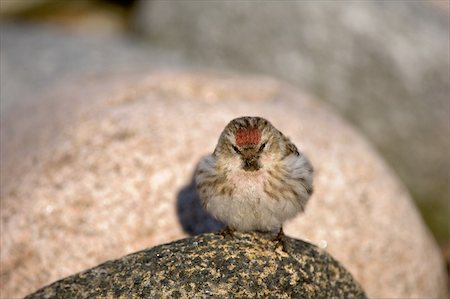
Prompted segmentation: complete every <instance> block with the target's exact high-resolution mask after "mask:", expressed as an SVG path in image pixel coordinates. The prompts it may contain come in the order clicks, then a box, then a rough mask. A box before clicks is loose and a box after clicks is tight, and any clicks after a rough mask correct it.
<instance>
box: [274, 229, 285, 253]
mask: <svg viewBox="0 0 450 299" xmlns="http://www.w3.org/2000/svg"><path fill="white" fill-rule="evenodd" d="M284 236H285V235H284V232H283V227H280V231H279V232H278V234H277V235H276V236H275V238H273V239H272V241H273V242H275V243H276V245H277V247H278V246H280V247H281V250H282V251H283V252H285V253H288V252H287V247H286V243H285V242H284Z"/></svg>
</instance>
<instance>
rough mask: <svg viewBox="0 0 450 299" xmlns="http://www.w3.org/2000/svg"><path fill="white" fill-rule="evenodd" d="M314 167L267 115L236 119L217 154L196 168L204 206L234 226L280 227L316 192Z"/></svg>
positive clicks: (273, 229) (244, 228)
mask: <svg viewBox="0 0 450 299" xmlns="http://www.w3.org/2000/svg"><path fill="white" fill-rule="evenodd" d="M313 173H314V170H313V166H312V165H311V163H310V161H309V160H308V158H307V157H306V156H305V155H304V154H303V153H302V152H300V151H299V150H298V149H297V147H296V146H295V145H294V144H293V143H292V142H291V141H290V139H289V138H288V137H286V136H285V135H284V134H283V133H281V132H280V131H279V130H278V129H276V128H275V127H274V126H273V125H272V124H271V123H270V122H269V121H268V120H266V119H265V118H262V117H257V116H253V117H252V116H244V117H239V118H235V119H233V120H231V121H230V122H229V123H228V124H227V125H226V126H225V128H224V130H223V131H222V133H221V134H220V137H219V140H218V143H217V145H216V147H215V149H214V151H213V152H212V154H210V155H207V156H205V157H204V158H203V159H201V161H200V162H199V163H198V166H197V168H196V170H195V174H194V178H195V186H196V189H197V193H198V195H199V199H200V202H201V204H202V206H203V208H204V209H205V210H206V211H207V212H208V213H209V214H211V215H212V216H213V217H214V218H216V219H217V220H219V221H220V222H222V223H224V224H225V225H226V229H225V230H224V231H225V232H226V234H230V233H233V232H234V231H243V232H246V231H259V232H278V234H277V238H276V239H278V240H281V239H282V237H283V236H284V233H283V223H284V222H285V221H287V220H289V219H292V218H294V217H295V216H296V215H297V214H299V213H300V212H303V211H304V210H305V207H306V204H307V202H308V201H309V198H310V197H311V195H312V193H313Z"/></svg>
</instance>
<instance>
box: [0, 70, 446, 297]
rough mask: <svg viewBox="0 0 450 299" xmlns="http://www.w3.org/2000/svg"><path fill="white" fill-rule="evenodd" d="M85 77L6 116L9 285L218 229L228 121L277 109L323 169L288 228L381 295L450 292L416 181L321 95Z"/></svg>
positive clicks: (178, 80)
mask: <svg viewBox="0 0 450 299" xmlns="http://www.w3.org/2000/svg"><path fill="white" fill-rule="evenodd" d="M72 83H73V84H74V85H73V87H68V88H65V89H61V90H60V91H58V92H54V93H53V95H52V96H51V98H52V97H53V98H54V99H55V101H54V102H53V103H52V104H51V105H50V104H47V105H45V104H41V105H39V107H38V108H36V110H35V111H33V112H32V113H28V114H23V116H22V117H15V118H14V117H13V116H10V117H11V118H10V119H9V121H8V122H4V125H2V127H1V129H2V136H3V137H4V139H2V151H5V153H6V154H7V156H6V157H7V158H8V159H7V161H5V163H2V181H3V182H4V184H3V185H2V191H1V192H2V194H1V195H2V214H1V225H2V239H1V248H2V250H1V264H2V267H1V292H2V296H4V297H20V296H24V295H26V294H28V293H31V292H32V291H34V290H36V289H37V288H39V287H42V286H44V285H45V284H48V283H51V282H52V281H54V280H57V279H59V278H62V277H64V276H67V275H70V274H73V273H75V272H78V271H81V270H84V269H86V268H89V267H93V266H95V265H97V264H98V263H100V262H103V261H105V260H108V259H112V258H119V257H121V256H123V255H125V254H128V253H131V252H134V251H137V250H141V249H143V248H147V247H151V246H154V245H156V244H161V243H164V242H169V241H172V240H176V239H179V238H183V237H186V236H188V235H189V233H198V232H202V231H208V230H212V229H217V228H218V223H217V222H215V221H214V220H212V219H210V218H209V217H208V216H207V215H206V214H204V212H202V211H201V210H199V206H198V203H197V202H196V196H195V191H194V190H193V187H192V173H193V171H194V168H195V166H196V163H197V162H198V161H199V159H200V158H201V157H202V156H203V155H205V154H207V153H209V152H211V151H212V150H213V149H214V146H215V143H216V142H217V139H218V136H219V134H220V132H221V130H222V129H223V127H224V126H225V125H226V124H227V123H228V121H229V120H231V119H232V118H234V117H237V116H242V115H258V116H262V117H265V118H267V119H268V120H270V121H271V122H272V123H273V124H274V125H275V126H276V127H277V128H279V129H280V130H281V131H282V132H283V133H285V134H286V135H288V136H289V137H290V138H291V140H292V141H293V142H294V143H295V144H296V145H297V146H298V147H299V149H301V150H302V151H303V152H305V153H306V154H307V155H308V157H309V158H310V159H311V161H312V163H313V165H314V167H315V170H316V174H315V194H314V195H313V197H312V199H311V201H310V203H309V205H308V207H307V210H306V213H305V214H304V215H300V216H299V217H297V218H296V219H294V220H293V221H292V222H290V223H288V224H287V225H286V227H285V231H286V234H288V235H290V236H293V237H296V238H300V239H304V240H307V241H310V242H312V243H315V244H317V245H318V246H320V247H322V248H324V249H325V250H327V251H328V252H329V253H330V254H331V255H332V256H333V257H335V258H336V259H337V260H338V261H340V262H341V263H342V264H343V265H344V266H345V267H346V268H347V269H348V270H349V271H350V272H351V273H352V274H353V275H354V277H355V278H356V280H357V281H359V282H360V283H361V285H362V286H363V288H364V289H365V291H366V292H367V294H368V296H369V297H383V298H386V297H390V298H412V297H420V298H424V297H434V298H436V297H445V296H446V295H447V289H446V273H445V270H444V263H443V260H442V258H441V256H440V253H439V250H438V248H437V246H436V244H435V242H434V240H433V239H432V237H431V236H430V233H429V232H428V231H427V229H426V228H425V226H424V225H423V223H422V220H421V218H420V216H419V214H418V212H417V210H416V208H415V207H414V205H413V203H412V201H411V198H410V196H409V194H408V192H407V191H406V190H405V188H404V187H403V185H402V184H401V183H400V182H399V181H398V179H397V178H396V176H395V175H394V174H393V173H392V171H391V170H390V168H389V167H388V166H387V165H386V164H385V163H384V162H383V160H382V159H381V158H380V157H379V155H378V154H377V153H376V152H375V151H374V149H373V148H372V147H371V145H370V144H368V143H367V141H366V140H365V139H364V138H363V137H362V136H361V135H360V134H358V133H357V132H356V131H355V130H354V129H352V128H351V127H350V126H349V125H348V124H347V123H346V122H344V121H343V120H342V119H341V118H340V117H338V116H337V115H336V114H335V113H333V111H332V110H330V109H329V108H328V107H327V106H325V105H323V104H322V103H320V102H319V101H317V100H313V99H311V98H310V97H308V96H306V95H304V94H302V93H301V92H299V91H298V90H296V89H294V88H292V87H290V86H287V85H285V84H282V83H279V82H277V81H274V80H271V79H268V78H261V77H243V76H239V75H223V74H222V75H216V74H205V73H201V74H192V73H159V74H152V75H145V76H139V75H127V76H115V77H105V78H100V79H93V80H85V81H83V82H72ZM56 99H57V100H56ZM50 108H51V109H50ZM40 128H41V129H40ZM42 128H45V130H44V129H42ZM4 133H5V134H4ZM3 134H4V135H3ZM33 140H35V141H38V140H41V142H40V143H39V144H35V143H30V141H33ZM27 161H34V162H33V163H28V162H27Z"/></svg>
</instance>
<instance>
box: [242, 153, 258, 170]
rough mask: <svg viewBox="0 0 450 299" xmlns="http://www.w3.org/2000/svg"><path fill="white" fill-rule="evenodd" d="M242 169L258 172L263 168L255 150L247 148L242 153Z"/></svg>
mask: <svg viewBox="0 0 450 299" xmlns="http://www.w3.org/2000/svg"><path fill="white" fill-rule="evenodd" d="M241 157H242V168H243V169H244V170H245V171H257V170H259V169H260V168H261V166H260V165H259V155H258V154H257V152H256V150H255V149H254V148H246V149H244V150H243V151H242V155H241Z"/></svg>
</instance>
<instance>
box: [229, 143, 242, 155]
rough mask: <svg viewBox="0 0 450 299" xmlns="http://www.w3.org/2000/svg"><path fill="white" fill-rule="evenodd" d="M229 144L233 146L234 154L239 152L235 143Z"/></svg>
mask: <svg viewBox="0 0 450 299" xmlns="http://www.w3.org/2000/svg"><path fill="white" fill-rule="evenodd" d="M231 146H232V147H233V150H234V152H235V153H236V154H240V153H241V151H240V150H239V149H238V147H237V146H236V145H234V144H232V145H231Z"/></svg>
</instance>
